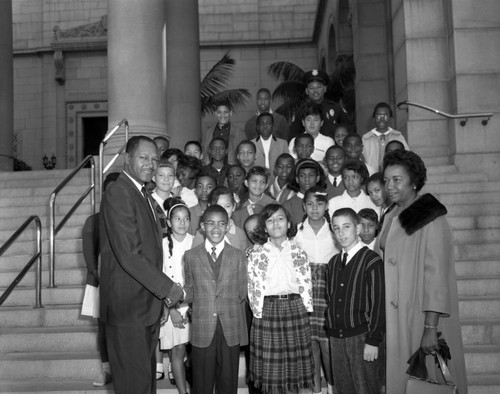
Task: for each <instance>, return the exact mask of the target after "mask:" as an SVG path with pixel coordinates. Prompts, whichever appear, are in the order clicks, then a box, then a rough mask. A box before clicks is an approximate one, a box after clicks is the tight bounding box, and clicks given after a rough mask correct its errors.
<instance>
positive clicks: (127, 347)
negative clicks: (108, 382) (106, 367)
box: [106, 321, 160, 394]
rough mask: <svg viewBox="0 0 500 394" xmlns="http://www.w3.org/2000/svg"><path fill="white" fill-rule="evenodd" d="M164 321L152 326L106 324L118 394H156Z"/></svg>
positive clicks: (114, 383) (112, 369)
mask: <svg viewBox="0 0 500 394" xmlns="http://www.w3.org/2000/svg"><path fill="white" fill-rule="evenodd" d="M159 333H160V322H159V321H158V323H156V324H154V325H152V326H145V327H144V326H142V327H141V326H139V327H117V326H113V325H110V324H106V339H107V345H108V355H109V362H110V365H111V373H112V374H113V386H114V389H115V393H116V394H149V393H151V394H153V393H156V357H155V348H156V345H157V344H158V335H159Z"/></svg>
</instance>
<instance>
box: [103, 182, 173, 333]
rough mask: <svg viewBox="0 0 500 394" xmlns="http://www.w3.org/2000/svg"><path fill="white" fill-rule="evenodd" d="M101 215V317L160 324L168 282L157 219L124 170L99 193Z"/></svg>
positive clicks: (125, 324) (126, 324)
mask: <svg viewBox="0 0 500 394" xmlns="http://www.w3.org/2000/svg"><path fill="white" fill-rule="evenodd" d="M100 219H101V220H100V239H101V273H100V285H101V286H100V295H101V297H100V302H101V311H100V313H101V315H100V316H101V320H102V321H104V322H105V323H108V324H112V325H114V326H122V327H134V326H136V327H137V326H141V327H145V326H152V325H154V324H159V321H160V316H161V311H162V299H163V298H165V297H167V296H168V294H169V292H170V289H171V287H172V285H173V282H172V280H171V279H170V278H169V277H168V276H166V275H165V274H164V273H163V272H162V265H163V252H162V239H161V229H160V226H159V223H158V221H157V220H156V218H155V216H154V214H153V211H152V209H151V206H150V204H149V203H148V201H147V200H146V198H144V196H143V195H142V194H141V192H140V191H139V189H138V188H137V187H136V185H135V184H134V183H133V182H132V180H131V179H130V178H129V177H128V176H127V175H126V174H121V175H120V176H119V177H118V179H117V180H116V182H114V183H113V184H112V185H111V186H110V187H109V188H108V189H107V190H106V193H104V195H103V199H102V203H101V212H100Z"/></svg>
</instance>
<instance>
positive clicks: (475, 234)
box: [0, 157, 500, 394]
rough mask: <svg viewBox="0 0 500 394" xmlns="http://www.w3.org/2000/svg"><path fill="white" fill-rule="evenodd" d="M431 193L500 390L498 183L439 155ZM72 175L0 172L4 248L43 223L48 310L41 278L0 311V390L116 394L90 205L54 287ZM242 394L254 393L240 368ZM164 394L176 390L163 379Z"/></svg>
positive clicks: (481, 351) (0, 283) (484, 363)
mask: <svg viewBox="0 0 500 394" xmlns="http://www.w3.org/2000/svg"><path fill="white" fill-rule="evenodd" d="M426 162H427V160H426ZM428 162H429V164H431V165H432V166H431V167H430V168H429V181H428V184H427V185H426V187H425V189H424V191H428V192H432V193H434V194H435V195H437V197H438V198H439V199H440V200H441V201H442V202H443V203H444V204H445V205H446V206H447V208H448V210H449V214H448V218H449V221H450V223H451V225H452V227H453V230H454V237H455V240H456V246H455V253H456V260H457V262H456V270H457V275H458V288H459V294H460V313H461V322H462V333H463V339H464V344H465V349H466V356H465V357H466V364H467V372H468V380H469V385H470V390H469V392H470V393H471V394H493V393H499V392H500V193H499V192H500V182H489V181H488V179H487V178H486V176H485V175H482V174H477V173H474V174H458V173H457V171H456V169H455V167H454V166H451V165H448V164H446V163H447V160H446V159H442V158H439V157H434V158H432V159H429V161H428ZM68 173H69V171H64V170H53V171H36V172H35V171H32V172H17V173H0V217H1V218H2V220H1V222H0V245H1V244H3V243H4V242H5V241H6V240H7V239H8V237H9V236H10V235H11V234H12V233H13V232H14V231H15V230H16V229H17V228H18V227H19V226H20V225H21V224H22V223H23V222H24V220H25V219H26V218H27V217H28V216H29V215H31V214H36V215H39V216H40V218H41V220H42V225H43V240H44V241H43V257H42V259H43V260H42V264H43V275H42V277H43V284H44V285H43V288H42V303H43V305H44V308H41V309H34V308H33V305H34V304H35V291H34V280H35V279H34V271H33V270H31V271H30V272H29V273H28V274H27V275H26V277H25V278H24V279H23V281H22V282H21V283H20V285H19V286H18V288H17V289H16V290H14V292H13V293H12V294H11V296H10V297H9V298H8V299H7V301H6V302H5V304H4V306H2V307H0V392H1V393H21V392H26V393H34V392H37V393H54V392H61V393H63V392H64V393H87V392H94V391H103V392H109V393H112V392H113V390H112V388H111V387H105V388H101V389H96V388H93V387H92V383H91V382H92V380H93V379H94V378H95V377H96V376H97V374H98V372H99V369H100V362H99V356H98V351H97V341H96V326H95V321H94V320H93V319H88V318H85V317H82V316H80V307H81V300H82V297H83V290H84V283H85V276H86V271H85V264H84V261H83V256H82V253H81V227H82V225H83V222H84V220H85V219H86V217H87V216H88V215H89V214H90V204H89V202H88V200H86V201H85V202H84V203H83V204H82V206H81V207H80V208H79V209H78V210H77V211H76V212H75V214H74V216H73V217H72V218H71V219H70V220H69V221H68V223H66V225H65V227H64V228H63V230H61V232H60V234H59V235H58V237H57V241H56V252H57V253H56V285H57V287H56V288H51V289H49V288H47V284H48V270H47V267H48V241H47V240H48V197H49V195H50V193H51V192H52V191H53V189H54V188H55V187H56V186H57V184H58V183H59V182H60V181H61V180H62V179H63V178H64V177H65V176H66V175H67V174H68ZM89 182H90V176H89V174H88V173H84V174H82V175H81V176H79V177H77V178H76V179H75V180H74V181H72V182H71V183H70V184H69V185H68V187H67V189H65V190H64V192H63V193H62V195H61V196H60V197H58V199H57V201H58V203H57V204H56V205H57V210H56V213H57V219H56V223H59V221H60V219H61V218H62V216H63V215H64V214H65V213H66V212H67V211H68V209H69V207H70V205H71V204H72V203H73V202H74V201H76V199H77V198H78V196H79V195H80V193H81V192H82V191H83V190H84V189H85V188H86V187H88V185H89ZM33 239H35V231H34V230H31V229H30V230H29V231H27V232H26V233H25V234H23V236H22V237H21V238H20V239H19V240H18V241H17V242H16V243H15V244H14V245H12V246H11V248H10V249H8V250H7V252H6V253H5V254H4V255H3V256H1V257H0V292H3V290H4V289H5V288H6V287H7V286H8V285H9V284H10V282H11V281H12V279H13V278H14V277H15V275H16V274H17V273H18V272H19V270H20V269H21V267H22V266H24V264H25V263H26V262H27V261H28V259H29V258H30V256H31V253H32V252H33V251H34V246H33V245H34V242H33ZM240 376H241V377H242V379H241V384H240V390H239V391H240V392H246V391H247V389H246V386H245V384H244V380H243V376H244V362H243V359H242V361H241V362H240ZM158 392H159V393H172V394H173V393H176V392H177V391H176V390H175V388H174V387H172V386H171V385H170V383H168V381H167V380H164V381H162V382H160V383H159V386H158Z"/></svg>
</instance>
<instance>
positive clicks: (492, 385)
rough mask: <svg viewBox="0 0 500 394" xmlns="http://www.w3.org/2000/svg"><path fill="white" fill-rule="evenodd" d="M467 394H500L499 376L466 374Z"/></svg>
mask: <svg viewBox="0 0 500 394" xmlns="http://www.w3.org/2000/svg"><path fill="white" fill-rule="evenodd" d="M467 382H468V384H469V394H498V393H500V374H499V373H496V374H483V373H481V374H469V373H467Z"/></svg>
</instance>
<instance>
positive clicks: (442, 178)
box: [427, 172, 488, 185]
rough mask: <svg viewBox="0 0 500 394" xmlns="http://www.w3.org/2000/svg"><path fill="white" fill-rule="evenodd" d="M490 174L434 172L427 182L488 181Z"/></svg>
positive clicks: (430, 183)
mask: <svg viewBox="0 0 500 394" xmlns="http://www.w3.org/2000/svg"><path fill="white" fill-rule="evenodd" d="M486 181H488V176H487V175H486V174H484V173H480V172H478V173H476V172H470V173H459V172H456V173H446V174H433V175H432V176H431V177H428V179H427V184H429V185H432V184H442V183H468V182H486Z"/></svg>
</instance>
